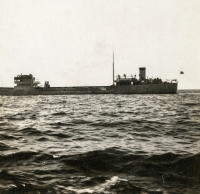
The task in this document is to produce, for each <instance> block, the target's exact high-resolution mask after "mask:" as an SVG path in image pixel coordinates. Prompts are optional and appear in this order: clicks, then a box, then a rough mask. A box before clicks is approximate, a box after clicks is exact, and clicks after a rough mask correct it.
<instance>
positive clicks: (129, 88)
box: [0, 62, 178, 96]
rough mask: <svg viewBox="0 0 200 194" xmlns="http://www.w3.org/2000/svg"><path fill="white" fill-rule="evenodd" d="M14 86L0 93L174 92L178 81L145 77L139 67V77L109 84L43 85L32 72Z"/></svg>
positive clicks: (142, 69) (15, 78) (122, 79)
mask: <svg viewBox="0 0 200 194" xmlns="http://www.w3.org/2000/svg"><path fill="white" fill-rule="evenodd" d="M14 83H15V84H16V85H15V86H14V88H5V87H0V95H14V96H20V95H76V94H176V93H177V87H178V81H177V80H176V79H174V80H167V81H162V79H160V78H154V79H153V78H146V68H145V67H140V68H139V79H137V77H136V75H135V76H126V75H125V74H124V75H123V76H120V75H117V76H116V77H115V78H114V62H113V83H112V85H110V86H80V87H78V86H76V87H51V86H50V83H49V81H45V83H44V86H39V84H40V82H39V81H37V80H35V77H34V76H33V75H32V74H29V75H22V74H21V75H18V76H16V77H14Z"/></svg>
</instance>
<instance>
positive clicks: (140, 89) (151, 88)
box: [0, 83, 178, 96]
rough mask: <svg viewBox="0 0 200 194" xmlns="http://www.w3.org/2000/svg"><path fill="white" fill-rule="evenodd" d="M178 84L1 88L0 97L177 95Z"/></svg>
mask: <svg viewBox="0 0 200 194" xmlns="http://www.w3.org/2000/svg"><path fill="white" fill-rule="evenodd" d="M177 85H178V84H177V83H167V84H141V85H123V86H90V87H51V88H49V89H48V90H44V89H36V88H26V89H25V88H24V89H17V90H16V89H14V88H0V95H16V96H23V95H76V94H175V93H176V92H177Z"/></svg>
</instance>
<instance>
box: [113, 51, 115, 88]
mask: <svg viewBox="0 0 200 194" xmlns="http://www.w3.org/2000/svg"><path fill="white" fill-rule="evenodd" d="M114 60H115V59H114V49H113V86H114V70H115V66H114V62H115V61H114Z"/></svg>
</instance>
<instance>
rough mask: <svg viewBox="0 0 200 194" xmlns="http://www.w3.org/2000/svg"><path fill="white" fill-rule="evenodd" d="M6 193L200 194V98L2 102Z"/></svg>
mask: <svg viewBox="0 0 200 194" xmlns="http://www.w3.org/2000/svg"><path fill="white" fill-rule="evenodd" d="M0 193H1V194H24V193H27V194H43V193H45V194H54V193H55V194H57V193H58V194H62V193H63V194H65V193H66V194H88V193H92V194H129V193H130V194H132V193H133V194H134V193H136V194H183V193H186V194H199V193H200V93H189V92H187V93H181V92H180V93H178V94H172V95H170V94H166V95H60V96H59V95H58V96H42V95H41V96H0Z"/></svg>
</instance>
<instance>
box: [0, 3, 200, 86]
mask: <svg viewBox="0 0 200 194" xmlns="http://www.w3.org/2000/svg"><path fill="white" fill-rule="evenodd" d="M113 48H114V52H115V75H117V74H121V75H123V74H126V75H127V76H129V75H131V74H133V75H135V74H136V75H137V77H138V74H139V72H138V68H139V67H146V71H147V73H146V74H147V76H148V77H161V78H162V79H163V80H165V79H178V81H179V86H178V88H179V89H183V88H184V89H186V88H187V89H195V88H196V89H200V1H198V0H189V1H188V0H17V1H16V0H0V87H2V86H4V87H6V86H9V87H13V86H14V78H13V77H14V76H16V75H19V74H21V73H22V74H30V73H31V74H33V75H34V76H35V77H36V78H37V79H38V80H39V81H41V84H42V85H43V84H44V81H49V82H50V85H51V86H87V85H111V84H112V60H113V56H112V55H113ZM180 71H184V74H183V75H180Z"/></svg>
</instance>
